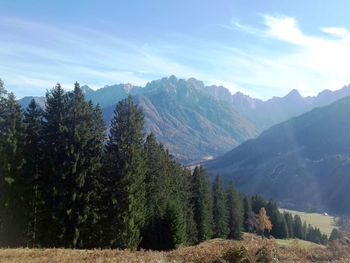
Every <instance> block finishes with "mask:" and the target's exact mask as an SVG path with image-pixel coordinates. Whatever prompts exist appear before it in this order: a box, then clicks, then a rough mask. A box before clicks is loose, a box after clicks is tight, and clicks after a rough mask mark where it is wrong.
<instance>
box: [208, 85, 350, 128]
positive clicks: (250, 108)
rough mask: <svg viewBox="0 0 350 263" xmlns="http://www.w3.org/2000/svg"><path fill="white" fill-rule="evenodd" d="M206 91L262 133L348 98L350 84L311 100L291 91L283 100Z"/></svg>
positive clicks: (215, 89) (217, 88) (219, 88)
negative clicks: (226, 104) (293, 118)
mask: <svg viewBox="0 0 350 263" xmlns="http://www.w3.org/2000/svg"><path fill="white" fill-rule="evenodd" d="M206 92H207V93H208V94H210V95H211V96H213V97H215V98H217V99H219V100H224V101H226V102H229V103H231V104H233V105H234V107H235V108H236V109H237V111H238V112H239V113H240V114H241V115H243V116H244V117H246V118H248V119H249V120H250V121H252V122H253V123H254V124H255V125H256V126H257V128H258V129H259V130H264V129H267V128H269V127H271V126H272V125H274V124H277V123H280V122H282V121H286V120H288V119H290V118H292V117H296V116H298V115H300V114H302V113H305V112H307V111H310V110H312V109H313V108H315V107H320V106H325V105H327V104H330V103H332V102H335V101H336V100H338V99H341V98H343V97H346V96H349V95H350V85H349V86H344V87H343V88H342V89H340V90H336V91H330V90H324V91H322V92H320V93H319V94H318V95H317V96H313V97H302V96H301V95H300V93H299V91H298V90H296V89H294V90H292V91H291V92H289V93H288V94H287V95H286V96H284V97H273V98H271V99H269V100H266V101H262V100H259V99H255V98H251V97H249V96H247V95H245V94H243V93H241V92H237V93H235V94H233V95H231V94H230V93H229V91H228V90H227V89H226V88H224V87H222V86H209V87H207V88H206Z"/></svg>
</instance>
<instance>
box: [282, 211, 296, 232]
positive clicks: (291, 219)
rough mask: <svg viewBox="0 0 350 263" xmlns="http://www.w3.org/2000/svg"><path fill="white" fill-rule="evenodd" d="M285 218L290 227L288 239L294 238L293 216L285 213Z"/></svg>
mask: <svg viewBox="0 0 350 263" xmlns="http://www.w3.org/2000/svg"><path fill="white" fill-rule="evenodd" d="M284 218H285V220H286V224H287V227H288V237H289V238H294V219H293V216H292V214H290V213H286V212H284Z"/></svg>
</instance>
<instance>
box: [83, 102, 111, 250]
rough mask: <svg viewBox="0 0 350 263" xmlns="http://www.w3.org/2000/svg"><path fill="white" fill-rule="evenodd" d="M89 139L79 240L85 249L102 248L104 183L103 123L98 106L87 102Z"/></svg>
mask: <svg viewBox="0 0 350 263" xmlns="http://www.w3.org/2000/svg"><path fill="white" fill-rule="evenodd" d="M88 108H89V112H90V113H91V114H92V116H91V118H89V126H90V125H91V126H90V132H91V137H90V139H89V144H88V145H89V146H88V148H87V151H86V154H87V156H88V157H87V158H89V159H90V170H89V172H88V180H86V182H85V187H84V193H85V195H86V206H87V208H88V209H87V217H86V220H85V222H84V223H83V226H82V231H81V238H82V240H83V242H84V244H83V246H84V247H85V248H93V247H96V244H99V245H98V246H102V240H103V239H102V235H103V232H102V231H103V226H102V224H103V219H104V214H103V212H104V211H105V210H104V205H105V202H104V191H105V189H104V183H103V177H102V156H103V149H104V142H105V129H106V128H105V123H104V120H103V116H102V110H101V108H100V106H99V105H97V106H96V107H95V108H94V107H93V105H92V102H91V101H90V102H88Z"/></svg>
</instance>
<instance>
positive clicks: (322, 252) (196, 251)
mask: <svg viewBox="0 0 350 263" xmlns="http://www.w3.org/2000/svg"><path fill="white" fill-rule="evenodd" d="M310 243H311V242H308V244H307V243H304V242H301V241H293V240H282V241H281V240H275V239H267V238H265V239H262V238H261V237H258V236H256V235H253V234H245V235H244V240H242V241H232V240H222V239H213V240H210V241H207V242H204V243H202V244H199V245H197V246H191V247H180V248H178V249H176V250H173V251H168V252H157V251H136V252H131V251H128V250H111V249H104V250H72V249H26V248H19V249H0V262H1V263H22V262H26V263H46V262H47V263H48V262H50V263H51V262H53V263H58V262H60V263H61V262H62V263H68V262H69V263H71V262H74V263H82V262H84V263H85V262H87V263H102V262H103V263H105V262H106V263H110V262H159V263H161V262H195V263H196V262H198V263H199V262H212V263H213V262H236V261H224V260H223V259H222V255H223V254H224V253H225V252H226V251H228V250H230V249H233V248H239V247H241V246H244V247H245V248H246V249H247V251H248V255H249V258H250V260H251V261H249V262H257V258H256V252H257V251H258V250H259V249H260V248H262V247H264V248H266V249H267V251H268V253H269V254H270V255H271V258H272V259H273V260H272V261H270V262H293V261H294V262H331V261H332V262H339V261H341V260H345V261H344V262H349V261H348V260H349V259H350V256H349V255H350V248H349V247H348V245H347V246H346V245H341V244H334V245H332V246H330V247H322V246H318V245H316V244H312V243H311V244H310ZM333 260H334V261H333Z"/></svg>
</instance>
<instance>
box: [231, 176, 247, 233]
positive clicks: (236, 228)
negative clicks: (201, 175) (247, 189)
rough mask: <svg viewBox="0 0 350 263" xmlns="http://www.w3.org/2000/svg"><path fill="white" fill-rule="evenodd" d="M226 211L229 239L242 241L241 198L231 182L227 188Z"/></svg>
mask: <svg viewBox="0 0 350 263" xmlns="http://www.w3.org/2000/svg"><path fill="white" fill-rule="evenodd" d="M227 209H228V227H229V233H228V238H229V239H242V236H243V233H242V231H243V216H244V215H243V207H242V200H241V197H240V195H239V193H238V191H237V189H236V188H235V186H234V184H233V182H232V181H230V182H229V185H228V188H227Z"/></svg>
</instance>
